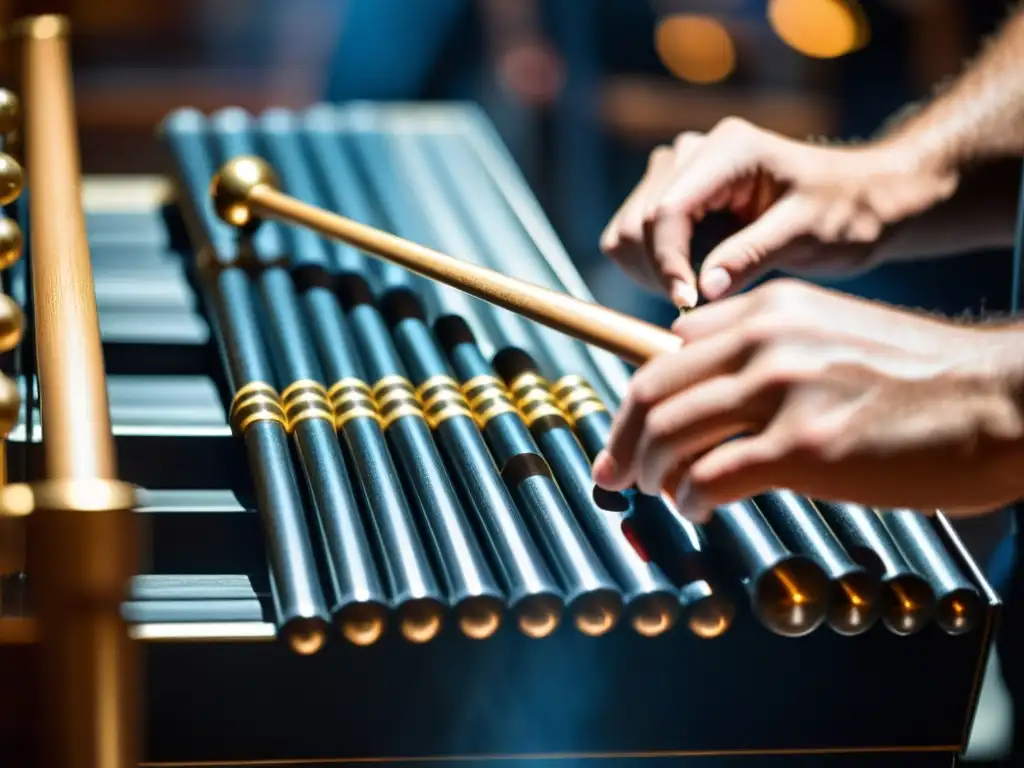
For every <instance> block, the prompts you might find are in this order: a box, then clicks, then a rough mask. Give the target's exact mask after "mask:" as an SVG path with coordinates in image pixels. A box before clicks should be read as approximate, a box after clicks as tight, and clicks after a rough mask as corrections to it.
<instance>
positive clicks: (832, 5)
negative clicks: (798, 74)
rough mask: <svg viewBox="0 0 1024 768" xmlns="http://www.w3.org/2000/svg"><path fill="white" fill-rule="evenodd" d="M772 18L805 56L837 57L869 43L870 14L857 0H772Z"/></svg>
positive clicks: (774, 26)
mask: <svg viewBox="0 0 1024 768" xmlns="http://www.w3.org/2000/svg"><path fill="white" fill-rule="evenodd" d="M768 22H769V23H770V24H771V27H772V29H773V30H774V31H775V34H777V35H778V36H779V37H780V38H781V39H782V41H783V42H785V43H786V45H788V46H789V47H790V48H793V49H794V50H796V51H799V52H800V53H802V54H803V55H804V56H810V57H811V58H815V59H834V58H837V57H839V56H845V55H846V54H848V53H852V52H854V51H856V50H859V49H860V48H863V47H864V46H865V45H867V42H868V40H869V38H870V30H869V28H868V22H867V18H866V17H865V15H864V11H863V10H862V9H861V7H860V5H859V3H857V1H856V0H770V2H769V3H768Z"/></svg>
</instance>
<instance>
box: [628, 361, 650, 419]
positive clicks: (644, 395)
mask: <svg viewBox="0 0 1024 768" xmlns="http://www.w3.org/2000/svg"><path fill="white" fill-rule="evenodd" d="M626 399H627V400H628V401H629V403H631V404H632V405H634V406H635V407H637V408H640V409H641V410H643V411H647V410H649V409H650V408H652V407H653V406H654V405H656V404H657V402H658V387H657V382H656V381H655V380H654V379H653V378H652V377H651V376H649V375H646V374H645V373H644V372H643V371H642V370H641V371H638V372H637V373H636V374H634V376H633V380H632V381H630V383H629V387H628V388H627V390H626Z"/></svg>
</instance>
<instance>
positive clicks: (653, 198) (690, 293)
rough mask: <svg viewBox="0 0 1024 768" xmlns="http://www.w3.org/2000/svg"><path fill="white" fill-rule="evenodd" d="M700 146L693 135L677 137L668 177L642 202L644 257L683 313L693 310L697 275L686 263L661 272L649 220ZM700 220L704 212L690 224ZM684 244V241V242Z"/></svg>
mask: <svg viewBox="0 0 1024 768" xmlns="http://www.w3.org/2000/svg"><path fill="white" fill-rule="evenodd" d="M703 146H704V137H703V136H701V135H700V134H695V133H684V134H681V135H680V136H679V137H678V138H677V139H676V141H675V145H674V149H675V162H674V163H673V166H672V173H671V174H666V175H665V176H664V177H663V178H662V179H661V180H660V182H661V183H660V184H659V185H657V186H652V187H651V188H650V189H649V190H648V193H647V194H646V195H645V199H644V201H643V210H642V211H641V213H642V215H643V218H644V253H645V255H646V256H647V259H648V263H649V264H650V269H651V272H652V274H654V275H655V276H656V277H657V279H658V280H659V281H660V282H661V284H662V286H663V288H664V289H665V290H666V291H667V292H668V294H669V297H670V299H671V301H672V303H673V304H675V306H677V307H681V308H684V309H691V308H692V307H695V306H697V299H698V291H697V275H696V274H695V273H694V271H693V268H692V266H691V265H690V262H689V260H688V259H686V260H684V261H683V263H682V264H680V265H679V271H678V272H673V271H671V270H665V269H663V266H662V264H661V262H660V261H659V260H658V258H657V255H656V249H655V236H654V229H655V228H654V225H653V221H652V219H651V212H652V211H655V210H657V208H658V206H659V204H660V201H661V199H662V198H663V197H664V195H665V193H666V191H667V190H668V189H669V188H671V186H672V185H673V184H674V183H675V180H676V178H677V177H678V176H679V175H680V174H683V173H686V170H687V168H688V167H689V166H690V164H691V163H692V162H693V160H694V158H696V157H698V152H699V151H700V149H701V148H702V147H703ZM703 216H704V210H695V211H693V212H692V218H693V219H694V220H700V219H701V218H702V217H703ZM687 242H688V240H687Z"/></svg>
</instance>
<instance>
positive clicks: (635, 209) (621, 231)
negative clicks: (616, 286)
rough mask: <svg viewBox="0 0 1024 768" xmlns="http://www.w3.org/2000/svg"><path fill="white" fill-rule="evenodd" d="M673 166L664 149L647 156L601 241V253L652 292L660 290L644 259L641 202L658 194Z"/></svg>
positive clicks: (669, 175)
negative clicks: (644, 168)
mask: <svg viewBox="0 0 1024 768" xmlns="http://www.w3.org/2000/svg"><path fill="white" fill-rule="evenodd" d="M673 163H674V152H673V150H672V149H670V148H668V147H658V148H657V149H655V150H654V151H653V152H652V153H651V156H650V160H649V162H648V165H647V171H646V172H645V173H644V177H643V178H642V179H641V180H640V183H639V184H637V186H636V187H634V189H633V191H632V192H631V193H630V195H629V197H627V198H626V200H625V201H624V202H623V203H622V205H621V206H620V207H619V210H618V211H617V212H616V214H615V216H614V217H613V218H612V222H611V223H610V224H609V226H608V228H607V229H606V230H605V232H604V234H603V235H602V238H601V249H602V251H604V253H605V254H606V255H608V256H609V257H610V258H612V259H613V260H615V261H616V262H617V263H618V264H619V265H620V266H622V267H623V269H624V270H625V271H626V272H628V273H629V274H631V275H632V276H633V277H634V278H636V279H637V280H639V281H640V283H642V284H644V285H646V286H647V287H649V288H651V289H652V290H658V289H660V288H661V281H660V280H659V279H658V276H657V275H656V274H655V272H654V271H653V270H652V269H651V268H650V266H649V265H648V263H647V261H646V258H645V256H644V244H643V243H644V226H643V214H644V211H645V210H646V208H645V205H646V203H645V200H647V199H648V197H649V195H650V192H651V190H652V189H654V190H660V189H661V187H662V186H664V184H665V183H666V182H667V179H668V178H670V177H671V172H672V168H673Z"/></svg>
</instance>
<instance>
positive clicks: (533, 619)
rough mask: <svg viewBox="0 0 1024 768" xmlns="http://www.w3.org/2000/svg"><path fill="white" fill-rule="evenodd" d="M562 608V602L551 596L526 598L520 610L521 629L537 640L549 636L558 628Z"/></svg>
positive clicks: (519, 621)
mask: <svg viewBox="0 0 1024 768" xmlns="http://www.w3.org/2000/svg"><path fill="white" fill-rule="evenodd" d="M561 609H562V606H561V603H559V602H558V601H557V600H555V599H553V598H549V597H538V598H531V599H528V600H524V601H523V605H522V607H521V608H520V610H519V617H518V623H519V631H520V632H522V633H523V634H524V635H526V636H527V637H532V638H534V639H535V640H538V639H540V638H542V637H547V636H548V635H550V634H551V633H552V632H554V631H555V630H556V629H557V628H558V624H559V622H560V620H561V618H562V610H561Z"/></svg>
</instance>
